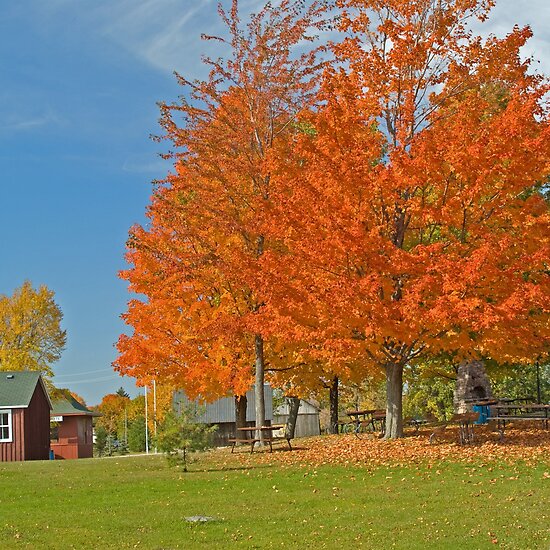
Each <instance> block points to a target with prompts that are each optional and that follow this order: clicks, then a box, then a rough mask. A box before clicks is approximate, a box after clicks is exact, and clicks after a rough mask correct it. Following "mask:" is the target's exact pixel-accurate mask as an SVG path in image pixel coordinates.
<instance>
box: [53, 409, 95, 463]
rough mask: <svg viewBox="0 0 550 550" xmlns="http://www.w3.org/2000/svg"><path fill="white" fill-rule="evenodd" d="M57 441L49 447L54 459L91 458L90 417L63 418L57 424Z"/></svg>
mask: <svg viewBox="0 0 550 550" xmlns="http://www.w3.org/2000/svg"><path fill="white" fill-rule="evenodd" d="M58 434H59V435H58V440H57V442H52V444H51V446H52V449H53V451H54V453H55V458H66V459H70V458H91V457H92V456H93V443H92V418H91V417H90V416H84V415H82V416H79V415H74V416H68V415H67V416H63V421H62V422H60V423H59V428H58Z"/></svg>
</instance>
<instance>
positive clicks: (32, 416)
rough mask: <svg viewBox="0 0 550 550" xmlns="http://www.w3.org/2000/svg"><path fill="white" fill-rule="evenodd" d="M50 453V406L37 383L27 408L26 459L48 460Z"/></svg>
mask: <svg viewBox="0 0 550 550" xmlns="http://www.w3.org/2000/svg"><path fill="white" fill-rule="evenodd" d="M49 453H50V406H49V404H48V399H47V398H46V395H45V394H44V390H43V389H42V385H41V384H37V385H36V388H35V390H34V394H33V396H32V399H31V402H30V403H29V407H28V408H27V409H26V410H25V460H48V458H49Z"/></svg>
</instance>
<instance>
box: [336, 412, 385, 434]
mask: <svg viewBox="0 0 550 550" xmlns="http://www.w3.org/2000/svg"><path fill="white" fill-rule="evenodd" d="M346 414H347V415H348V416H349V417H350V419H351V422H353V423H355V426H356V429H355V435H356V436H357V437H359V432H360V431H361V428H363V427H369V426H370V427H371V428H372V431H373V432H375V431H380V432H383V431H384V429H385V426H386V411H385V410H383V409H363V410H358V411H347V412H346ZM377 425H378V430H377Z"/></svg>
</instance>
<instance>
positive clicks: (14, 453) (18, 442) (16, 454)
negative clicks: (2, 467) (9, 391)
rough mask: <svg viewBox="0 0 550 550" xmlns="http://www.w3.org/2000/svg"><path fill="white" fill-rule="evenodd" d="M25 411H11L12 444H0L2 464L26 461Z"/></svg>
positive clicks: (0, 460)
mask: <svg viewBox="0 0 550 550" xmlns="http://www.w3.org/2000/svg"><path fill="white" fill-rule="evenodd" d="M24 413H25V409H12V410H11V434H12V438H11V443H0V462H13V461H17V460H25V439H24V437H23V435H24V433H25V414H24Z"/></svg>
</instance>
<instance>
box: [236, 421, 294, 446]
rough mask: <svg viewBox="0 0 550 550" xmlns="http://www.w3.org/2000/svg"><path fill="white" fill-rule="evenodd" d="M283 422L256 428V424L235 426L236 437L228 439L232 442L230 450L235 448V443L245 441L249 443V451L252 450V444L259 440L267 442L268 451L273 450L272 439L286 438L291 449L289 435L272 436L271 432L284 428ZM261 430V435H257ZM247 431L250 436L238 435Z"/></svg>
mask: <svg viewBox="0 0 550 550" xmlns="http://www.w3.org/2000/svg"><path fill="white" fill-rule="evenodd" d="M285 427H286V426H285V425H284V424H272V425H271V426H262V427H261V428H259V429H258V428H256V426H246V427H244V428H237V432H238V433H237V437H235V438H232V439H230V440H229V442H230V443H233V447H232V449H231V452H233V451H234V450H235V445H236V444H237V443H247V444H250V452H251V453H252V452H254V445H255V444H256V443H259V442H260V441H263V442H264V443H269V452H271V453H272V452H273V442H274V441H281V440H283V439H285V440H286V442H287V443H288V447H289V449H290V450H291V451H292V445H291V443H290V439H291V438H290V437H287V436H286V435H284V436H274V435H273V432H276V431H278V430H281V429H285ZM259 431H261V432H262V437H258V433H257V432H259ZM247 433H249V434H250V437H239V435H241V434H242V435H243V436H244V435H245V434H247Z"/></svg>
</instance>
